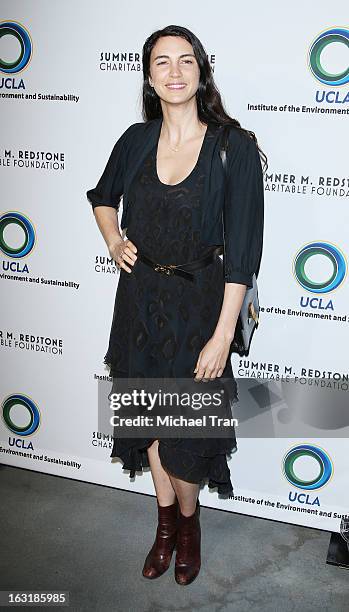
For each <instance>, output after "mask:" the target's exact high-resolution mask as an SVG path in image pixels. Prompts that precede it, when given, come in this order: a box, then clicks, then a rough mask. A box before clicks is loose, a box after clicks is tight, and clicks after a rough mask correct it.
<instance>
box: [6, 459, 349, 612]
mask: <svg viewBox="0 0 349 612" xmlns="http://www.w3.org/2000/svg"><path fill="white" fill-rule="evenodd" d="M0 468H1V469H0V487H1V515H2V519H1V568H0V581H1V589H2V590H8V589H23V590H30V589H37V590H45V589H47V590H54V589H57V590H65V591H69V592H70V607H69V609H70V610H71V611H74V612H75V611H84V612H85V611H86V612H89V611H90V610H91V611H92V610H98V611H101V612H108V611H122V612H128V611H130V612H131V611H132V612H134V611H136V610H137V611H142V612H157V611H160V610H166V611H174V610H175V611H176V612H191V611H195V610H201V611H203V612H221V611H225V610H229V611H232V612H235V611H236V612H245V611H250V610H252V611H253V610H258V611H259V612H264V611H265V612H273V611H277V612H279V611H280V612H291V611H293V610H297V611H299V612H308V611H309V612H310V611H313V610H320V609H321V610H322V611H325V610H331V611H336V612H337V611H338V612H342V611H343V612H344V611H346V612H348V610H349V588H348V577H349V575H348V572H347V571H346V570H345V569H340V568H337V567H335V566H330V565H327V564H326V556H327V549H328V543H329V537H330V534H329V533H328V532H322V531H319V530H317V529H309V528H303V527H297V526H294V525H288V524H284V523H278V522H274V521H270V520H264V519H257V518H251V517H249V516H244V515H240V514H232V513H230V512H223V511H219V510H212V509H209V508H204V507H202V509H201V525H202V533H203V540H202V569H201V572H200V574H199V576H198V578H197V579H196V580H195V581H194V582H193V583H192V584H191V585H188V586H186V587H183V586H179V585H177V584H176V582H175V580H174V577H173V571H174V558H173V559H172V564H171V566H170V569H169V570H168V571H167V572H166V574H164V575H163V576H161V577H160V578H158V579H157V580H153V581H150V580H147V579H146V578H143V576H142V575H141V569H142V566H143V562H144V559H145V556H146V554H147V552H148V550H149V548H150V546H151V544H152V542H153V539H154V534H155V521H156V502H155V498H154V497H151V496H147V495H140V494H137V493H129V492H127V491H121V490H117V489H112V488H108V487H104V486H100V485H93V484H88V483H83V482H78V481H75V480H68V479H65V478H60V477H56V476H50V475H47V474H40V473H37V472H31V471H29V470H24V469H18V468H14V467H8V466H3V465H1V466H0ZM2 609H4V608H2ZM16 609H19V608H16ZM22 609H25V608H22ZM27 609H30V610H34V609H37V610H41V611H43V610H44V609H47V610H52V607H50V608H49V607H46V608H43V607H36V608H33V607H31V608H27ZM56 609H58V610H59V609H68V608H56Z"/></svg>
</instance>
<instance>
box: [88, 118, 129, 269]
mask: <svg viewBox="0 0 349 612" xmlns="http://www.w3.org/2000/svg"><path fill="white" fill-rule="evenodd" d="M135 125H136V124H133V125H131V126H130V127H129V128H128V129H127V130H126V131H125V132H124V133H123V134H122V135H121V136H120V138H119V139H118V141H117V142H116V143H115V145H114V147H113V150H112V152H111V154H110V156H109V159H108V161H107V164H106V166H105V168H104V170H103V173H102V175H101V177H100V179H99V181H98V183H97V185H96V187H94V188H93V189H89V190H88V191H87V192H86V196H87V199H88V200H89V202H90V204H91V205H92V209H93V213H94V216H95V219H96V222H97V225H98V227H99V230H100V232H101V234H102V236H103V238H104V240H105V243H106V245H107V247H108V251H109V254H110V256H111V257H112V258H113V259H114V260H115V262H116V263H117V264H118V265H119V266H120V267H122V268H124V270H126V271H127V272H131V270H130V268H129V267H128V266H127V265H126V263H125V262H126V261H127V262H128V263H129V264H132V265H133V264H134V261H135V253H136V251H137V249H136V247H135V245H133V243H132V242H131V241H130V240H124V239H123V237H122V235H121V232H120V228H119V223H118V210H119V206H120V199H121V196H122V194H123V192H124V174H125V165H126V152H125V145H126V143H127V139H128V138H129V136H130V133H131V132H132V130H133V128H134V127H135Z"/></svg>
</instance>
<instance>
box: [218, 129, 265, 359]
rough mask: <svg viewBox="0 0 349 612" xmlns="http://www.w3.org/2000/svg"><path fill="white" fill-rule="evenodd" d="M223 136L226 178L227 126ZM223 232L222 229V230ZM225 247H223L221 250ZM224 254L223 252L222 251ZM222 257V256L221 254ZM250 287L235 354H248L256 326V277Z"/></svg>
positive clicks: (236, 335) (222, 152)
mask: <svg viewBox="0 0 349 612" xmlns="http://www.w3.org/2000/svg"><path fill="white" fill-rule="evenodd" d="M222 132H223V136H222V142H221V147H220V152H219V153H220V157H221V160H222V164H223V168H224V172H225V177H226V176H227V150H228V136H229V125H228V126H226V127H223V129H222ZM222 222H223V228H224V218H223V211H222ZM223 232H224V229H223ZM224 248H225V245H224V246H223V249H224ZM223 253H224V250H223ZM223 257H224V254H223ZM252 283H253V286H252V287H247V288H246V293H245V297H244V301H243V303H242V306H241V310H240V313H239V317H238V320H237V324H236V328H235V334H234V338H233V341H232V350H233V351H234V352H237V353H242V354H243V353H248V351H249V348H250V343H251V339H252V335H253V332H254V330H255V328H256V326H257V325H258V317H259V299H258V286H257V279H256V275H255V274H253V277H252Z"/></svg>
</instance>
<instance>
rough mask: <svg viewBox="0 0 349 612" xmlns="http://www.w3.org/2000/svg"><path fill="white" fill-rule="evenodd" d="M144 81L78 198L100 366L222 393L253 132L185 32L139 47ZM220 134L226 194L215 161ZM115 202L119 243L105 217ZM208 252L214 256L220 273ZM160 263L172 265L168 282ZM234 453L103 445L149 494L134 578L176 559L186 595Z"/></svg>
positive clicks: (226, 487) (250, 230)
mask: <svg viewBox="0 0 349 612" xmlns="http://www.w3.org/2000/svg"><path fill="white" fill-rule="evenodd" d="M143 77H144V82H143V118H144V122H142V123H136V124H133V125H131V126H130V127H129V128H128V129H127V130H126V131H125V132H124V134H122V136H121V137H120V138H119V140H118V141H117V142H116V144H115V146H114V148H113V151H112V153H111V155H110V157H109V160H108V163H107V165H106V167H105V170H104V172H103V174H102V176H101V178H100V180H99V182H98V184H97V186H96V187H95V188H94V189H91V190H89V191H88V192H87V197H88V199H89V201H90V203H91V204H92V206H93V211H94V215H95V218H96V221H97V224H98V226H99V229H100V231H101V233H102V235H103V237H104V239H105V241H106V244H107V246H108V249H109V253H110V256H111V257H112V258H113V259H114V260H115V262H116V264H117V266H118V267H119V269H120V278H119V283H118V287H117V292H116V298H115V305H114V316H113V322H112V327H111V332H110V341H109V348H108V351H107V354H106V355H105V358H104V362H105V363H106V364H108V365H109V366H110V373H111V376H113V380H114V386H113V389H114V388H116V385H117V381H118V378H127V377H144V378H145V377H149V378H152V377H169V378H174V377H182V378H184V379H185V378H186V377H187V378H192V379H194V380H195V381H196V382H198V383H201V382H204V383H206V385H207V383H212V381H214V380H215V379H220V378H221V379H222V380H227V381H230V383H234V382H235V379H234V375H233V371H232V367H231V360H230V356H231V351H232V346H233V339H234V334H235V333H237V329H236V326H237V321H238V315H239V312H240V309H241V305H242V302H243V298H244V295H245V291H246V287H249V286H252V275H253V273H255V272H257V271H258V270H257V269H258V266H259V262H260V258H261V252H262V243H263V214H264V205H263V178H262V170H261V163H260V154H261V155H262V156H263V157H264V158H265V156H264V154H263V153H262V152H261V151H260V149H259V147H258V144H257V141H256V138H255V136H254V134H253V133H252V132H248V131H247V130H244V129H243V128H242V127H241V126H240V124H239V123H238V122H237V121H236V120H234V119H232V118H231V117H229V115H228V114H227V113H226V112H225V110H224V108H223V105H222V101H221V97H220V94H219V92H218V90H217V88H216V86H215V84H214V80H213V76H212V72H211V68H210V65H209V62H208V59H207V55H206V52H205V51H204V48H203V46H202V44H201V43H200V41H199V40H198V38H197V37H196V36H195V35H194V34H193V33H192V32H190V31H189V30H187V29H186V28H183V27H179V26H168V27H166V28H164V29H162V30H159V31H156V32H154V33H153V34H152V35H151V36H150V37H149V38H148V39H147V40H146V42H145V44H144V47H143ZM227 124H229V125H230V126H231V128H230V130H229V150H228V177H227V182H226V184H225V183H224V172H223V169H222V164H221V159H220V156H219V151H220V138H221V133H222V126H223V125H227ZM224 195H225V198H224ZM121 196H123V214H122V219H121V229H122V230H123V229H124V228H126V227H127V239H125V238H124V237H123V236H122V235H121V234H120V230H119V225H118V218H117V210H118V208H119V202H120V198H121ZM224 201H225V202H226V203H225V205H224V204H223V203H224ZM223 227H224V228H225V230H224V231H223ZM217 247H220V249H222V248H224V250H223V262H222V260H221V259H220V257H219V254H220V252H221V250H219V248H218V249H217ZM193 261H194V262H195V264H194V266H190V265H188V264H189V262H193ZM157 264H162V267H160V268H159V266H157ZM169 264H175V265H177V266H179V268H178V269H177V270H176V272H175V273H173V274H171V273H170V272H171V270H169V268H168V267H167V268H166V266H168V265H169ZM159 272H160V273H159ZM188 272H189V274H188ZM190 276H191V278H190ZM193 277H195V279H194V282H193ZM232 388H233V389H234V390H235V389H236V387H234V386H233V387H232ZM232 401H237V398H236V394H235V396H234V397H233V399H232ZM235 448H236V439H235V435H234V433H232V435H231V436H230V437H228V438H219V439H213V438H207V439H205V438H204V439H202V438H197V439H193V438H192V439H190V438H165V437H164V438H154V437H153V438H151V437H150V438H142V439H141V438H137V439H136V438H132V439H121V438H117V437H114V445H113V450H112V453H111V456H112V457H119V458H121V459H122V461H123V468H124V469H128V470H130V477H133V476H134V475H135V472H136V471H141V470H142V468H143V467H148V466H150V469H151V474H152V478H153V482H154V487H155V491H156V497H157V510H158V525H157V531H156V537H155V541H154V543H153V546H152V548H151V549H150V551H149V553H148V555H147V557H146V560H145V563H144V566H143V572H142V573H143V576H145V577H146V578H157V577H159V576H160V575H162V574H163V573H164V572H165V571H166V570H167V569H168V567H169V564H170V561H171V557H172V553H173V550H174V548H176V560H175V579H176V581H177V582H178V583H179V584H182V585H186V584H189V583H190V582H192V581H193V580H194V579H195V578H196V576H197V575H198V573H199V570H200V565H201V559H200V537H201V536H200V521H199V513H200V504H199V500H198V491H199V485H200V483H201V482H202V481H203V480H204V479H208V485H209V487H217V488H218V493H224V494H228V495H231V493H232V491H233V488H232V484H231V481H230V471H229V468H228V465H227V454H228V453H230V452H231V451H232V450H233V449H235Z"/></svg>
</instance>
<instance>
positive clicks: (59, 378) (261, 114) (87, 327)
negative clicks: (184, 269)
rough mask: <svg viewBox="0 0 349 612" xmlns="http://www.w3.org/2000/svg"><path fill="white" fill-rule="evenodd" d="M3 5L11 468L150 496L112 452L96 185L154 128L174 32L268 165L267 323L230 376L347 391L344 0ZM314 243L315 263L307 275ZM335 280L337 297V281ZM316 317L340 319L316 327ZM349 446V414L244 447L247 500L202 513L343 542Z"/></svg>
mask: <svg viewBox="0 0 349 612" xmlns="http://www.w3.org/2000/svg"><path fill="white" fill-rule="evenodd" d="M297 4H299V5H298V9H297ZM0 6H1V9H2V10H1V17H0V19H1V23H0V33H1V37H0V61H1V66H0V68H1V74H0V84H1V88H0V97H1V118H2V126H1V136H2V138H1V147H0V177H1V192H2V206H1V211H2V212H1V217H0V222H1V235H0V240H1V243H0V247H1V252H0V261H1V285H2V296H3V298H2V300H1V324H0V334H1V336H0V341H1V360H2V364H1V373H2V376H1V389H0V394H1V402H2V414H3V419H2V421H1V422H0V451H1V454H0V461H1V462H3V463H6V464H9V465H18V466H20V467H24V468H27V469H32V470H39V471H44V472H48V473H51V474H58V475H61V476H66V477H69V478H76V479H81V480H85V481H89V482H96V483H101V484H105V485H108V486H112V487H119V488H124V489H129V490H132V491H136V492H143V493H149V494H153V485H152V481H151V476H150V473H149V472H148V473H145V474H143V475H141V476H140V475H137V476H136V478H135V480H134V481H130V480H129V476H128V473H123V472H122V469H121V464H120V462H118V461H117V462H112V460H111V459H110V457H109V455H110V449H111V442H110V440H108V439H106V440H103V439H102V440H101V439H98V438H99V436H98V431H97V430H98V425H97V394H98V380H105V381H107V382H108V380H109V379H108V369H107V367H106V366H104V365H103V357H104V354H105V352H106V348H107V343H108V338H109V330H110V324H111V318H112V311H113V304H114V296H115V290H116V286H117V282H118V274H117V272H116V269H115V266H114V265H113V264H112V263H111V262H110V261H108V260H107V255H108V253H107V249H106V246H105V244H104V241H103V238H102V236H101V235H100V233H99V231H98V228H97V225H96V223H95V220H94V217H93V214H92V210H91V206H90V204H89V202H88V201H87V200H86V197H85V192H86V190H87V189H89V188H91V187H93V186H94V185H95V184H96V182H97V180H98V178H99V176H100V174H101V172H102V170H103V168H104V166H105V163H106V161H107V158H108V156H109V154H110V151H111V149H112V147H113V145H114V143H115V141H116V139H117V138H118V137H119V136H120V135H121V133H122V132H123V131H124V130H125V129H126V128H127V127H128V126H129V125H130V124H131V123H134V122H135V121H141V115H140V108H141V106H140V92H141V82H142V76H141V74H142V73H141V63H140V60H141V51H142V46H143V43H144V40H145V39H146V37H147V36H148V35H149V34H150V33H151V32H152V31H154V30H156V29H158V28H161V27H164V26H165V25H168V24H171V23H175V24H179V25H184V26H186V27H188V28H189V29H191V30H193V31H194V32H195V33H196V34H197V35H198V36H199V38H200V39H201V40H202V42H203V44H204V46H205V48H206V51H207V53H208V55H209V58H210V61H211V64H212V67H213V68H214V75H215V80H216V82H217V85H218V87H219V89H220V91H221V93H222V97H223V100H224V103H225V105H226V107H227V109H228V112H229V113H230V114H231V115H232V116H234V117H236V118H237V119H238V120H239V121H240V122H241V123H242V125H243V126H244V127H247V128H248V129H250V130H253V131H254V132H255V133H256V135H257V137H258V141H259V143H260V145H261V147H262V148H263V149H264V151H265V152H266V153H267V155H268V159H269V170H268V175H267V176H266V179H265V188H266V192H265V204H266V206H265V210H266V214H265V240H264V245H265V246H264V253H263V260H262V265H261V271H260V275H259V287H260V301H261V305H262V308H263V311H262V312H261V325H260V327H259V329H258V331H257V332H256V334H255V336H254V340H253V346H252V349H251V352H250V356H249V357H248V358H246V359H243V360H241V359H240V358H239V357H238V356H235V357H234V359H233V366H234V372H235V375H236V376H237V377H239V376H243V377H248V376H251V377H252V376H256V385H259V384H260V383H261V379H262V378H263V377H266V376H268V377H269V378H270V377H272V378H275V381H276V382H277V381H278V377H280V376H281V377H282V376H283V375H286V374H289V375H290V376H291V377H297V376H298V377H303V378H304V380H306V381H309V380H310V379H312V380H316V379H323V376H325V377H328V378H333V379H334V380H336V382H338V383H340V385H341V391H342V392H343V394H345V393H346V392H347V387H348V358H347V350H346V347H347V343H348V340H349V335H348V317H349V313H348V308H347V305H348V283H347V281H346V270H347V255H348V251H349V243H348V221H349V212H348V193H349V185H348V174H347V170H348V166H347V146H346V143H347V138H348V132H347V121H348V112H349V97H348V90H349V86H348V65H349V58H348V56H349V48H348V26H345V23H346V22H345V18H346V11H345V8H346V3H345V2H344V1H342V2H337V3H336V7H335V8H333V7H331V6H329V5H328V3H327V2H324V1H321V2H318V3H317V5H316V10H314V9H313V7H311V6H309V7H308V6H307V5H306V4H304V3H302V4H301V3H296V4H293V8H292V11H290V12H288V10H287V9H286V8H285V7H284V8H283V9H282V10H281V9H280V4H279V3H277V2H276V1H275V0H272V1H270V2H267V3H266V4H265V3H264V4H260V3H257V2H254V3H253V4H252V5H251V4H249V5H247V4H246V5H241V3H234V2H230V1H229V2H228V1H227V0H223V1H222V2H220V4H219V9H218V11H217V17H216V18H215V12H214V11H213V10H212V7H211V6H209V5H208V6H207V8H206V10H205V7H203V6H202V5H200V10H199V11H198V6H197V4H196V3H191V4H190V3H188V2H184V1H183V0H179V1H178V2H176V3H175V6H173V7H170V5H169V6H166V5H164V4H163V3H161V2H159V1H158V0H148V2H147V3H142V2H138V3H135V4H133V5H132V11H130V10H129V7H127V6H126V5H125V6H121V5H117V3H115V2H112V1H111V0H104V1H103V2H99V3H98V4H97V3H96V2H92V1H91V0H84V1H83V0H75V1H74V2H68V0H61V2H60V3H47V2H44V1H43V0H37V1H36V2H32V3H28V2H24V1H19V0H13V2H12V3H11V6H9V5H8V3H5V2H4V1H2V2H0ZM336 29H337V30H339V32H338V31H336ZM332 30H335V31H333V32H332ZM321 33H324V34H325V35H326V36H327V38H326V36H325V37H324V40H326V42H329V44H327V46H325V47H324V49H323V51H322V53H320V63H319V70H318V72H317V74H316V75H314V74H313V73H312V71H311V70H310V66H309V50H310V48H311V46H312V43H314V41H316V39H317V38H318V37H319V36H320V35H321ZM21 40H22V47H21V42H20V41H21ZM319 44H320V45H321V40H320V43H319ZM21 49H22V51H21ZM316 49H317V45H315V48H314V53H313V56H312V57H314V58H315V60H316ZM109 54H110V55H109ZM113 54H114V55H115V57H114V59H113ZM118 54H120V55H119V56H118ZM137 54H138V56H137ZM21 56H23V57H22V59H21ZM109 58H110V59H109ZM324 73H327V75H329V76H327V77H326V78H325V80H327V81H328V82H326V83H323V82H322V79H323V77H322V75H323V74H324ZM339 73H343V74H344V76H343V78H342V81H343V83H342V81H341V79H340V77H339V76H338V74H339ZM334 75H337V77H335V76H334ZM297 108H298V110H297ZM337 183H338V185H337ZM312 243H317V246H316V248H317V250H316V251H310V250H309V249H311V248H312V247H311V245H312ZM319 243H320V244H319ZM304 246H306V247H307V249H308V251H307V252H309V253H311V257H309V258H308V259H306V261H305V263H304V268H302V266H300V267H299V269H297V270H298V272H297V273H298V277H297V274H295V273H294V262H295V257H296V255H297V254H298V252H299V251H300V250H301V249H302V248H303V247H304ZM329 251H331V252H332V253H334V257H337V263H336V262H334V264H332V263H331V260H330V259H329V256H328V255H326V253H328V252H329ZM330 257H331V253H330ZM332 259H333V255H332ZM336 266H337V268H336ZM302 269H303V272H304V275H305V279H304V278H303V280H302V276H301V275H302ZM333 270H334V271H335V281H336V279H337V281H338V287H337V288H333V286H331V285H330V283H329V280H328V279H329V277H330V276H331V274H332V272H333ZM341 271H343V274H342V277H343V278H342V277H341ZM309 282H313V283H320V284H321V283H323V288H322V289H321V291H319V289H316V287H315V288H314V287H310V286H309V284H306V283H309ZM301 283H303V286H302V284H301ZM321 314H323V315H331V317H328V316H327V317H324V318H316V317H314V315H317V316H319V315H321ZM324 373H325V374H324ZM257 377H259V378H258V379H257ZM109 382H110V381H109ZM344 397H345V395H344ZM330 404H331V400H330V402H329V410H330V409H331V406H330ZM242 408H243V406H242ZM30 415H32V419H31V420H30V419H29V416H30ZM329 429H331V427H329ZM339 433H340V435H337V434H339ZM237 435H239V434H238V431H237ZM299 446H300V447H301V448H300V449H298V447H299ZM346 451H347V424H346V422H342V423H341V427H340V432H336V431H332V433H331V435H328V432H327V433H326V435H323V436H320V435H319V431H317V432H316V434H315V430H314V429H313V428H312V427H311V424H310V425H309V424H308V425H306V424H305V425H304V430H303V431H302V436H301V437H297V438H292V439H288V438H285V437H276V438H275V439H246V438H241V439H239V438H238V452H237V453H235V454H234V455H233V456H232V458H231V460H230V462H229V467H230V470H231V475H232V482H233V485H234V492H235V495H236V499H233V500H221V499H219V498H218V496H217V494H216V492H212V491H209V490H208V488H207V487H205V488H204V489H203V490H202V491H201V494H200V500H201V503H202V504H203V505H206V506H210V507H215V508H221V509H224V510H230V511H234V512H241V513H246V514H251V515H254V516H261V517H267V518H272V519H276V520H280V521H285V522H291V523H292V522H293V523H298V524H302V525H309V526H312V527H316V528H321V529H328V530H331V531H338V530H339V523H340V516H341V515H342V514H346V512H347V509H348V501H349V492H348V491H349V487H348V486H347V485H348V480H347V474H348V468H349V458H348V453H347V452H346ZM288 455H290V458H291V463H290V462H288V463H287V456H288ZM292 458H293V459H294V461H293V459H292ZM321 476H322V480H321Z"/></svg>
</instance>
